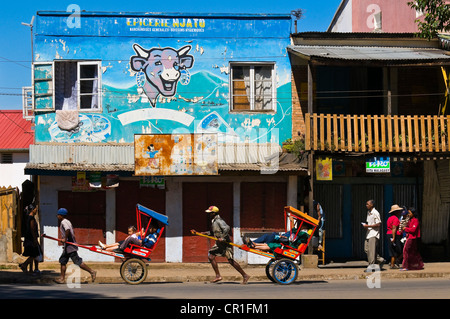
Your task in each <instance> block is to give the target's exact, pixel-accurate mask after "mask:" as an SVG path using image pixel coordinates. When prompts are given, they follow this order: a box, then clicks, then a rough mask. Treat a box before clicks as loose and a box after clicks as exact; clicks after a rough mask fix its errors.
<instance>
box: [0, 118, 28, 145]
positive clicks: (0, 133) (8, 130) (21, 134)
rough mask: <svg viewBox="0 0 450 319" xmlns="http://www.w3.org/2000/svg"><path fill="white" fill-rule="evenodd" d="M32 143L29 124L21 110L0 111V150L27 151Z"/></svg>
mask: <svg viewBox="0 0 450 319" xmlns="http://www.w3.org/2000/svg"><path fill="white" fill-rule="evenodd" d="M33 142H34V132H33V131H32V130H31V122H30V121H27V120H25V119H24V118H23V115H22V111H21V110H0V150H5V149H28V147H29V146H30V144H33Z"/></svg>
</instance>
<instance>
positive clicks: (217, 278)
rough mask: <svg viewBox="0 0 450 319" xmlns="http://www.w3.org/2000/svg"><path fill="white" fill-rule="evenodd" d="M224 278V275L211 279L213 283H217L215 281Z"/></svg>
mask: <svg viewBox="0 0 450 319" xmlns="http://www.w3.org/2000/svg"><path fill="white" fill-rule="evenodd" d="M221 280H222V277H220V276H219V277H216V278H214V279H213V280H211V283H212V284H213V283H215V282H219V281H221Z"/></svg>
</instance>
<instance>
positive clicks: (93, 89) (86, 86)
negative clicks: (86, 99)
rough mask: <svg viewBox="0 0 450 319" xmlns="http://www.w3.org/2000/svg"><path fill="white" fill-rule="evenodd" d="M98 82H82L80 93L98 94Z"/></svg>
mask: <svg viewBox="0 0 450 319" xmlns="http://www.w3.org/2000/svg"><path fill="white" fill-rule="evenodd" d="M97 88H98V81H97V80H80V93H81V94H83V93H97Z"/></svg>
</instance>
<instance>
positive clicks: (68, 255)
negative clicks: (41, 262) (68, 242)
mask: <svg viewBox="0 0 450 319" xmlns="http://www.w3.org/2000/svg"><path fill="white" fill-rule="evenodd" d="M69 259H72V261H73V263H74V264H75V265H77V266H80V265H81V264H82V263H83V259H82V258H81V257H80V256H78V252H76V251H74V252H71V253H67V252H66V251H63V253H62V255H61V257H59V263H60V264H61V265H67V263H68V262H69Z"/></svg>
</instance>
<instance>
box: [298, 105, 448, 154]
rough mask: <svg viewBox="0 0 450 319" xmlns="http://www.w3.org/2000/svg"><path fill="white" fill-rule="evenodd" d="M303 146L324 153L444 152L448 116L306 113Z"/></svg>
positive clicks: (445, 148)
mask: <svg viewBox="0 0 450 319" xmlns="http://www.w3.org/2000/svg"><path fill="white" fill-rule="evenodd" d="M305 122H306V134H305V149H306V150H307V151H311V150H313V151H324V152H356V153H371V152H389V153H444V152H449V151H450V141H449V136H450V125H449V122H450V116H431V115H428V116H427V115H414V116H410V115H408V116H404V115H338V114H309V113H308V114H306V116H305Z"/></svg>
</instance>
